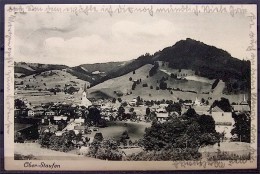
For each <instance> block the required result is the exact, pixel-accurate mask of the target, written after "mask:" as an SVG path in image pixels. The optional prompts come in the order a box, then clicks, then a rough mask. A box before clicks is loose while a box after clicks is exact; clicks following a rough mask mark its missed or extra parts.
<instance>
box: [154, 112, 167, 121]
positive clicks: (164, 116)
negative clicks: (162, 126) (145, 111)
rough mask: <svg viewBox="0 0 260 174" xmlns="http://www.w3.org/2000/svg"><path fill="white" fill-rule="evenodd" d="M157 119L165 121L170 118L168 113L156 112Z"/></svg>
mask: <svg viewBox="0 0 260 174" xmlns="http://www.w3.org/2000/svg"><path fill="white" fill-rule="evenodd" d="M156 117H157V121H159V122H161V123H163V122H166V121H167V120H168V118H169V114H168V113H167V112H166V113H156Z"/></svg>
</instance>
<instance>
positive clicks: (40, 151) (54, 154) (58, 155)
mask: <svg viewBox="0 0 260 174" xmlns="http://www.w3.org/2000/svg"><path fill="white" fill-rule="evenodd" d="M14 153H15V154H20V155H25V156H28V155H33V156H34V157H35V158H36V159H37V160H53V159H55V160H75V159H77V160H98V159H96V158H90V157H86V156H83V155H77V154H74V153H65V152H58V151H54V150H50V149H46V148H41V147H40V145H39V144H38V143H14Z"/></svg>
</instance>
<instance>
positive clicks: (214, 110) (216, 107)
mask: <svg viewBox="0 0 260 174" xmlns="http://www.w3.org/2000/svg"><path fill="white" fill-rule="evenodd" d="M211 111H212V112H224V111H223V110H222V109H220V107H218V106H215V107H214V108H212V109H211Z"/></svg>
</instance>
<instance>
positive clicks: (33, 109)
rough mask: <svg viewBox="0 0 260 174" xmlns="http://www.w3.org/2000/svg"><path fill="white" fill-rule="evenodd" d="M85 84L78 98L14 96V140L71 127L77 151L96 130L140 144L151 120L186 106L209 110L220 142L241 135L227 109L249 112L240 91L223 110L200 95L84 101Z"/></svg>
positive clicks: (59, 133)
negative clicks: (39, 100)
mask: <svg viewBox="0 0 260 174" xmlns="http://www.w3.org/2000/svg"><path fill="white" fill-rule="evenodd" d="M87 90H88V89H87V86H86V84H85V85H84V87H83V92H82V97H81V103H80V104H75V103H73V104H67V103H66V102H57V103H53V102H50V103H47V104H42V105H40V106H31V105H30V102H29V101H27V100H22V99H16V100H15V113H14V116H15V138H14V141H15V143H31V142H34V143H35V142H36V143H37V142H38V141H39V139H40V137H41V136H42V135H43V134H45V133H51V134H52V135H55V136H56V137H62V136H64V135H65V134H67V133H68V132H73V134H74V135H75V138H74V139H73V140H72V143H73V144H72V146H73V148H76V149H78V151H77V153H78V154H86V153H87V152H88V147H89V146H90V144H91V143H92V142H93V140H94V139H95V138H96V137H98V136H101V137H102V138H108V137H109V138H117V139H118V141H117V144H118V146H119V147H120V148H121V149H126V150H127V149H129V148H140V147H139V146H138V141H139V139H141V138H142V135H143V134H144V133H145V129H146V128H147V127H150V126H151V124H152V122H154V121H155V122H159V123H164V122H167V121H168V120H171V118H173V117H180V116H181V115H183V114H184V113H186V112H187V111H188V110H191V109H192V110H194V111H195V112H196V113H197V114H198V115H210V116H212V118H213V119H214V122H215V129H216V131H217V132H218V133H219V134H221V135H222V142H223V141H224V142H229V141H232V140H235V141H241V138H240V137H239V136H238V135H236V134H234V133H233V134H232V133H231V132H232V129H234V124H235V120H234V118H233V116H232V114H239V113H245V114H248V115H250V106H249V104H248V102H247V100H246V98H245V96H244V99H243V101H241V102H240V103H235V104H234V103H233V104H232V105H231V107H232V110H223V109H221V108H220V107H219V106H217V105H216V106H214V105H209V104H208V103H207V102H206V101H205V99H198V98H196V99H194V101H191V100H186V101H183V100H181V99H179V100H178V101H169V100H166V101H165V100H163V101H143V99H142V98H141V97H139V96H138V97H137V98H133V99H132V101H129V102H126V101H122V99H121V98H118V99H115V98H114V99H104V100H103V99H98V100H93V101H90V100H89V99H88V95H87V94H88V92H87ZM133 125H134V126H137V127H136V128H137V129H140V130H139V133H140V132H141V133H140V134H141V136H136V135H135V133H132V134H131V132H128V131H129V130H128V126H129V128H130V127H131V126H133ZM117 126H118V127H117ZM120 126H121V127H120ZM138 126H140V127H138ZM110 129H111V130H110ZM120 131H121V132H120ZM115 132H116V133H115ZM129 135H130V137H131V139H129ZM122 136H126V137H127V138H126V139H127V140H126V139H124V140H122V139H120V137H122ZM58 149H59V148H58ZM86 149H87V150H86ZM65 151H66V150H65Z"/></svg>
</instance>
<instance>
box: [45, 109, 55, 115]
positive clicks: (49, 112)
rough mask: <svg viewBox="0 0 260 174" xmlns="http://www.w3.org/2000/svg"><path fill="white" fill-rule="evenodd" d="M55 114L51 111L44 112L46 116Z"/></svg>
mask: <svg viewBox="0 0 260 174" xmlns="http://www.w3.org/2000/svg"><path fill="white" fill-rule="evenodd" d="M55 114H56V113H55V112H54V111H52V110H48V111H46V112H45V115H46V116H54V115H55Z"/></svg>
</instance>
